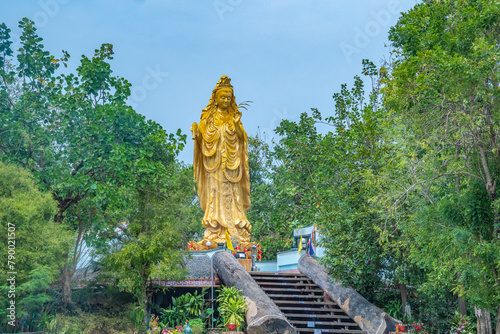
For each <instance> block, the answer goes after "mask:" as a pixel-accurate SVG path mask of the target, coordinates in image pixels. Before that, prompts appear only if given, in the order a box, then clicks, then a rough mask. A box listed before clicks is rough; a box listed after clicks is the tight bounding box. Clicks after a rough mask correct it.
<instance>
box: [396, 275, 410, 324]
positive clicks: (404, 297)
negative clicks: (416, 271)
mask: <svg viewBox="0 0 500 334" xmlns="http://www.w3.org/2000/svg"><path fill="white" fill-rule="evenodd" d="M398 288H399V292H400V294H401V308H402V310H401V314H403V315H406V316H407V317H408V318H409V317H411V314H406V303H407V302H408V293H407V291H406V284H404V283H399V282H398Z"/></svg>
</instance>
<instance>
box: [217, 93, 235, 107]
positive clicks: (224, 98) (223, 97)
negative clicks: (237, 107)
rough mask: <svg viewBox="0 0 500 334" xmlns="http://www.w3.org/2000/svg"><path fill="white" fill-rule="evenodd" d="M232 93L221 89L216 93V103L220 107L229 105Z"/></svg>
mask: <svg viewBox="0 0 500 334" xmlns="http://www.w3.org/2000/svg"><path fill="white" fill-rule="evenodd" d="M232 97H233V93H231V92H230V91H226V90H223V91H221V92H219V93H218V94H217V105H218V106H219V108H220V109H227V108H229V106H230V105H231V99H232Z"/></svg>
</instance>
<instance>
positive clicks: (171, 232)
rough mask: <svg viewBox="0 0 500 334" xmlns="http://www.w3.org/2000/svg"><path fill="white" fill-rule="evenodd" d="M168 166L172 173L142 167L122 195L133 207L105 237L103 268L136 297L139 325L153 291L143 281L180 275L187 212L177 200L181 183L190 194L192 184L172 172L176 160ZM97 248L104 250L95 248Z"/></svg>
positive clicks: (180, 196)
mask: <svg viewBox="0 0 500 334" xmlns="http://www.w3.org/2000/svg"><path fill="white" fill-rule="evenodd" d="M168 168H169V169H171V171H172V173H169V174H158V175H156V176H155V175H151V173H150V172H152V171H153V169H149V170H144V173H143V174H142V175H141V177H140V178H139V180H138V182H137V184H136V186H137V188H136V189H137V190H136V191H135V192H133V193H130V194H129V196H128V200H129V201H131V203H130V205H129V206H130V207H134V208H137V209H136V210H133V211H131V212H130V213H129V215H128V216H127V223H126V225H125V227H124V228H122V231H121V232H119V233H118V235H111V236H109V239H108V240H111V243H108V248H107V252H105V253H104V256H105V257H104V260H103V264H104V269H105V271H106V272H107V274H108V275H110V277H111V278H113V279H116V280H117V281H118V287H120V288H121V289H123V290H124V291H127V292H130V293H132V294H133V295H134V296H135V297H136V299H137V302H138V304H139V305H140V307H141V309H142V310H143V312H144V320H143V327H144V328H145V326H147V306H148V303H149V302H150V300H151V296H152V292H153V291H154V290H153V288H152V287H149V281H150V280H153V279H157V278H161V279H173V280H180V279H182V278H183V277H184V275H185V274H186V271H185V270H184V269H182V267H181V264H182V262H183V254H184V252H183V251H182V249H187V241H188V238H189V235H188V234H186V233H185V231H186V226H185V224H186V223H188V222H187V219H186V217H189V215H185V214H184V213H185V207H186V206H187V205H183V203H182V201H184V200H185V198H186V196H185V195H184V194H183V192H185V191H186V186H189V187H188V188H187V191H190V192H193V184H192V179H187V178H186V176H187V174H185V173H184V174H182V173H179V172H178V171H177V173H176V170H175V169H178V168H179V166H178V164H171V165H170V166H168ZM189 171H191V169H189ZM179 176H180V177H179ZM189 176H190V177H192V174H189ZM186 180H189V181H190V182H187V183H186V182H185V181H186ZM179 188H180V189H179ZM192 217H193V220H192V223H193V224H194V223H197V224H199V221H200V219H201V216H199V217H196V216H195V215H193V216H192ZM195 218H196V219H195ZM102 250H105V248H103V247H101V251H102ZM144 328H143V329H144Z"/></svg>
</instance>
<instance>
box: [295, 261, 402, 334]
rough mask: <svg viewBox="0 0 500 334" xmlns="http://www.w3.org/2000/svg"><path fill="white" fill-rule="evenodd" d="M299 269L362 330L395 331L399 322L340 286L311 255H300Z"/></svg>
mask: <svg viewBox="0 0 500 334" xmlns="http://www.w3.org/2000/svg"><path fill="white" fill-rule="evenodd" d="M298 269H299V271H300V272H301V273H302V274H304V275H306V276H308V277H309V278H310V279H312V280H313V282H314V283H316V284H318V285H319V286H320V287H321V288H322V289H323V290H324V291H325V292H326V293H327V294H328V295H329V296H330V298H332V300H334V301H335V302H336V303H337V305H338V306H339V307H340V308H341V309H342V310H343V311H344V312H345V313H347V314H348V315H349V316H350V317H351V318H352V319H353V320H354V321H355V322H356V323H357V324H358V326H359V327H361V329H362V330H364V331H366V332H367V333H368V334H382V333H384V334H388V333H389V332H395V331H396V324H401V322H400V321H399V320H397V319H394V318H393V317H391V316H390V315H388V314H387V313H385V312H384V311H382V310H381V309H379V308H378V307H376V306H375V305H373V304H372V303H370V302H369V301H368V300H366V299H365V298H363V296H361V295H360V294H359V293H358V292H357V291H356V290H354V289H352V288H350V287H344V286H342V283H340V282H336V281H334V280H333V279H332V277H330V276H329V275H328V271H327V270H326V268H325V267H323V266H322V265H320V264H319V263H318V261H316V260H315V259H314V258H313V257H311V256H302V257H301V258H300V260H299V263H298Z"/></svg>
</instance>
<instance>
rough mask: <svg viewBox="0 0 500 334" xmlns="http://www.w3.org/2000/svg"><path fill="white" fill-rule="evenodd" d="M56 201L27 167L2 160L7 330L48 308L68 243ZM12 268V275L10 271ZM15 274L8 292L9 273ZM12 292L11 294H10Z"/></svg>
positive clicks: (0, 216) (0, 215)
mask: <svg viewBox="0 0 500 334" xmlns="http://www.w3.org/2000/svg"><path fill="white" fill-rule="evenodd" d="M56 212H57V203H56V202H55V201H54V200H53V198H52V195H51V194H50V193H48V192H42V191H40V189H39V188H38V186H37V185H36V182H35V181H34V178H33V177H32V175H30V173H29V172H27V171H25V170H23V169H22V168H19V167H15V166H6V165H5V164H3V163H1V162H0V228H1V230H2V233H0V242H2V245H3V246H2V259H4V261H2V263H0V276H1V279H2V284H1V285H0V291H1V294H0V304H1V306H2V307H1V310H0V315H1V319H2V320H1V324H2V326H5V328H4V329H5V330H14V329H15V328H18V329H19V328H20V327H18V325H19V323H18V320H19V319H24V318H28V319H32V318H35V319H39V317H40V316H41V315H42V314H43V313H44V312H48V304H49V302H50V301H52V297H51V296H50V294H49V293H48V290H49V284H52V283H53V282H54V281H55V280H56V278H57V277H58V275H59V269H60V267H61V265H63V258H62V255H63V254H65V253H66V252H67V251H68V249H69V247H70V244H71V239H70V236H71V235H70V233H69V231H67V229H66V228H65V227H64V226H62V225H60V224H56V223H55V222H54V215H55V213H56ZM12 272H14V273H15V274H10V273H12ZM11 276H14V277H15V282H14V283H13V286H14V287H15V291H11V289H10V284H7V278H10V277H11ZM10 292H13V293H14V294H15V297H13V298H9V295H10ZM11 299H12V300H15V309H16V317H15V319H14V321H13V323H15V324H16V326H15V327H12V326H8V325H6V322H7V321H11V319H10V318H7V315H8V314H10V311H8V310H7V307H8V306H10V304H9V303H10V300H11Z"/></svg>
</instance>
